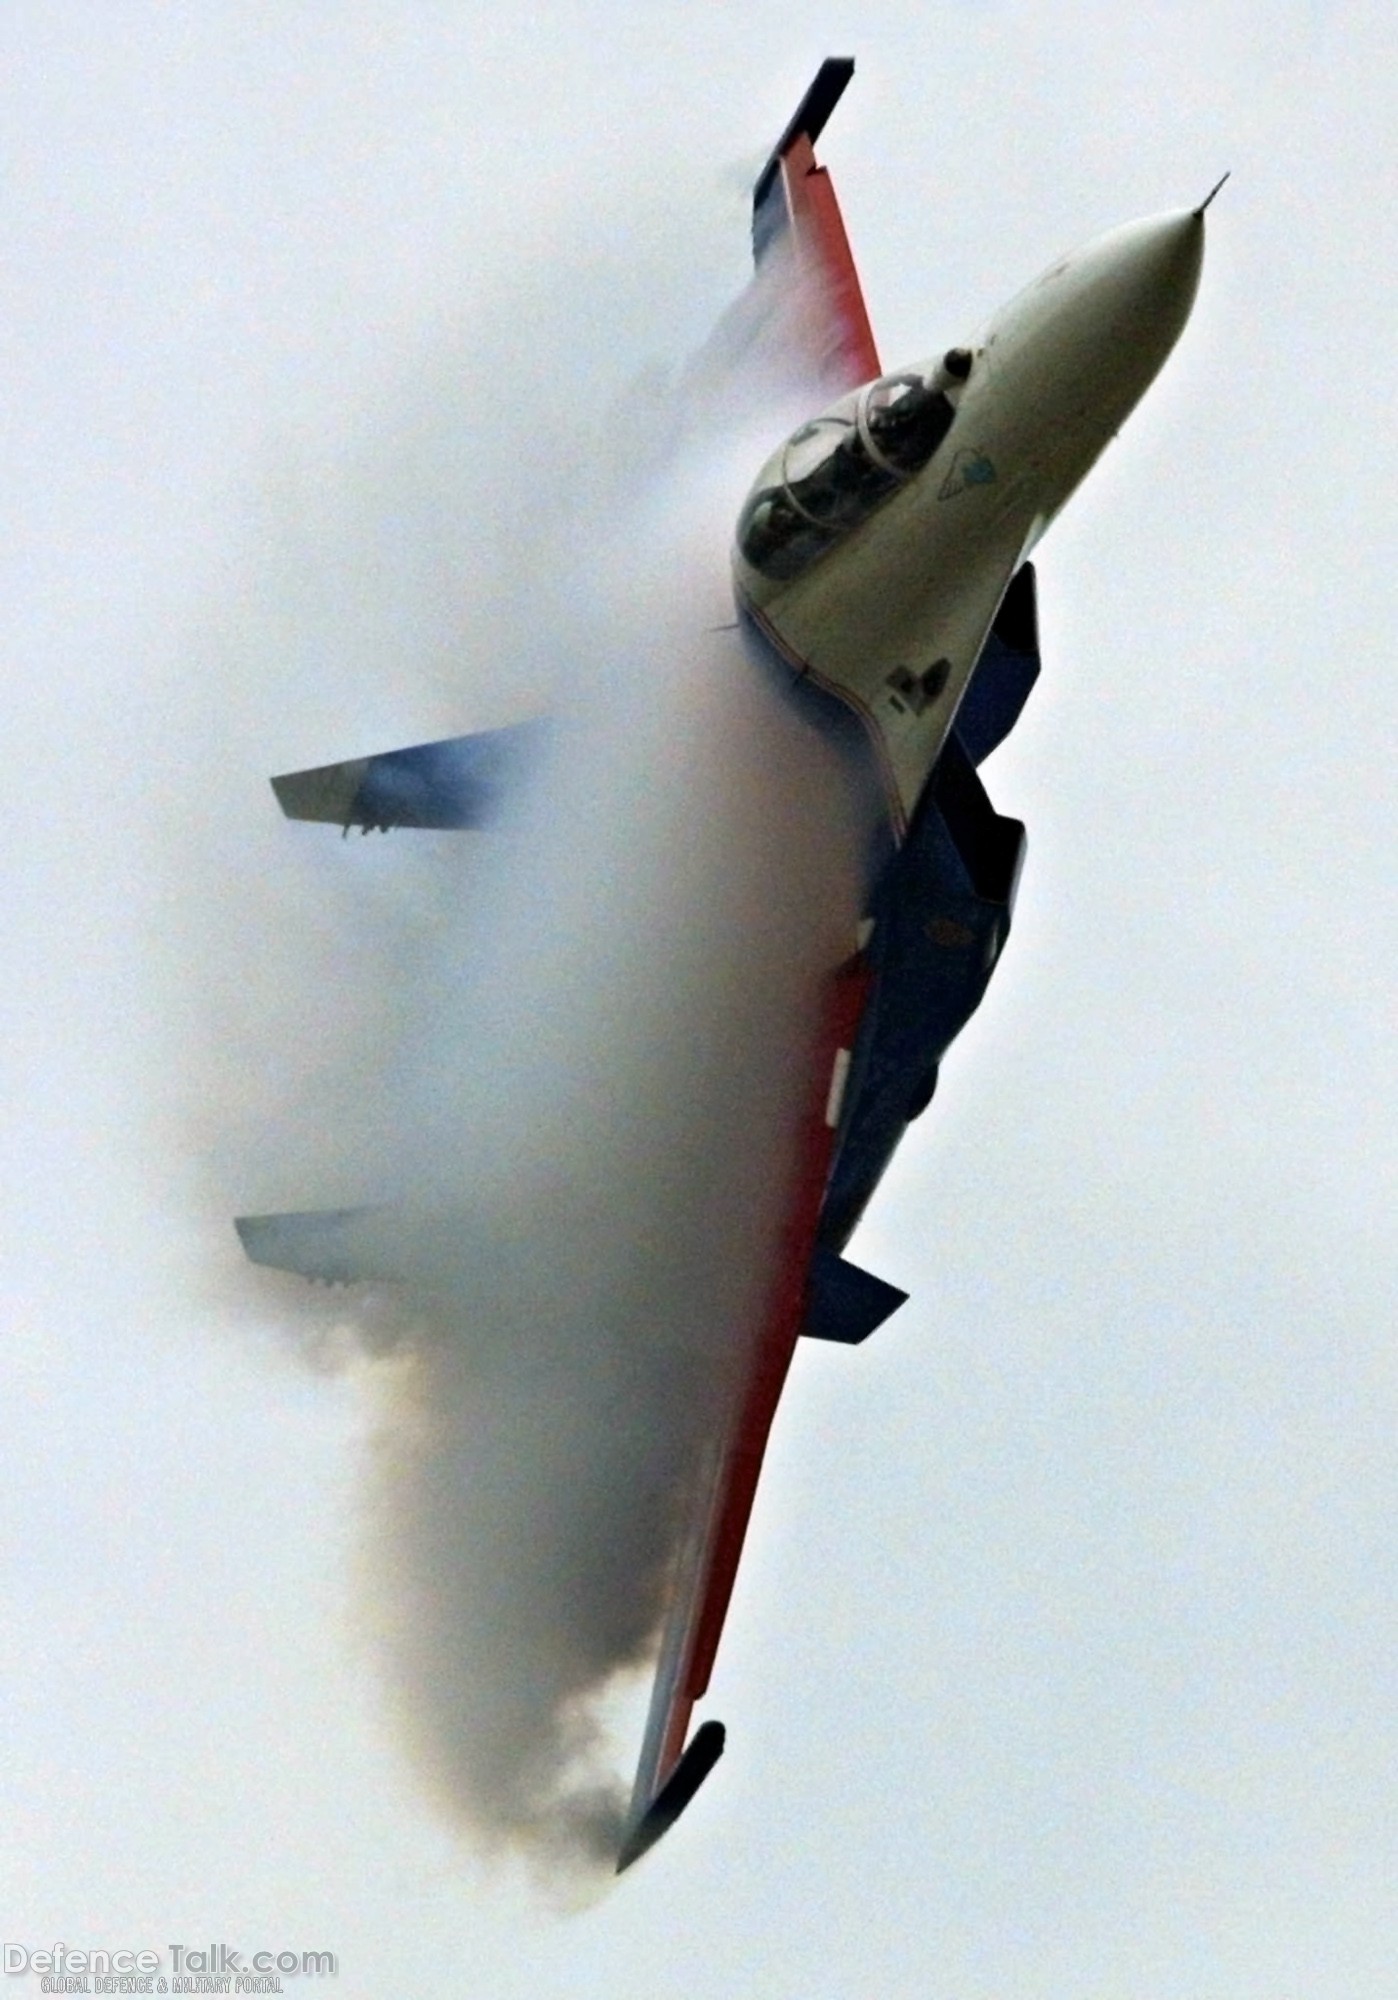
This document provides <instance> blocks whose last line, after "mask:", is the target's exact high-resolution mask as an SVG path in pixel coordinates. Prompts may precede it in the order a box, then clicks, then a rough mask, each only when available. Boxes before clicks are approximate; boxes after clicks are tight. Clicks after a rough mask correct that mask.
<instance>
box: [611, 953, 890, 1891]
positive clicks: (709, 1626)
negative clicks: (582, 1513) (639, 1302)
mask: <svg viewBox="0 0 1398 2000" xmlns="http://www.w3.org/2000/svg"><path fill="white" fill-rule="evenodd" d="M868 988H869V971H868V967H867V964H866V962H865V960H864V959H863V957H862V956H861V957H858V958H854V959H851V960H850V961H849V962H848V963H847V964H846V965H845V966H843V967H842V968H841V969H840V971H839V972H838V973H837V974H836V976H835V978H834V979H833V981H832V983H831V989H830V993H829V997H828V1003H827V1007H826V1010H825V1019H824V1022H823V1025H822V1031H821V1035H820V1040H819V1044H818V1048H817V1052H816V1061H815V1064H814V1068H813V1075H814V1077H815V1078H816V1079H817V1088H816V1090H815V1092H814V1093H813V1096H812V1099H811V1102H810V1103H809V1104H808V1106H807V1108H806V1111H805V1115H804V1118H803V1121H802V1128H801V1133H800V1140H799V1146H798V1150H797V1154H796V1172H795V1174H794V1176H793V1183H792V1190H791V1195H790V1199H789V1202H788V1207H787V1215H786V1220H785V1224H784V1227H783V1230H782V1238H781V1246H780V1256H779V1258H778V1260H777V1268H776V1271H775V1274H774V1278H773V1281H772V1283H771V1285H770V1288H769V1291H768V1297H767V1303H766V1308H765V1311H764V1314H763V1319H762V1323H761V1327H760V1329H759V1333H758V1338H757V1339H756V1341H755V1342H754V1344H753V1347H752V1349H751V1352H750V1357H749V1361H748V1364H747V1371H746V1376H745V1379H744V1380H743V1381H742V1382H741V1383H740V1384H739V1385H738V1389H737V1393H736V1395H735V1398H734V1401H733V1404H732V1407H731V1410H730V1413H729V1417H728V1421H727V1424H726V1426H725V1428H724V1430H723V1432H722V1433H721V1435H719V1436H718V1437H717V1438H715V1440H714V1441H713V1444H712V1446H711V1448H710V1451H709V1453H708V1456H707V1458H706V1459H705V1461H704V1464H703V1466H702V1468H701V1472H700V1475H699V1477H698V1479H697V1481H696V1485H695V1489H694V1491H693V1493H692V1494H691V1497H690V1514H689V1533H688V1535H687V1537H686V1540H685V1543H684V1547H683V1550H682V1553H681V1557H680V1561H679V1564H678V1567H677V1572H676V1575H675V1579H674V1584H673V1596H672V1599H671V1604H670V1610H669V1615H668V1617H667V1619H666V1623H665V1630H664V1634H663V1637H662V1640H661V1648H660V1658H659V1664H658V1667H657V1670H656V1679H655V1689H654V1692H653V1694H652V1696H651V1705H650V1714H649V1717H648V1719H647V1723H646V1733H645V1737H644V1740H643V1742H642V1746H641V1758H640V1765H639V1768H638V1770H637V1772H636V1783H635V1788H634V1791H633V1793H632V1799H631V1810H630V1814H629V1817H628V1822H627V1827H626V1832H625V1836H624V1838H623V1841H622V1846H621V1852H620V1854H619V1855H618V1858H617V1872H618V1874H620V1873H621V1871H622V1870H623V1869H625V1868H629V1867H630V1866H631V1863H632V1862H633V1861H636V1860H639V1858H640V1856H641V1855H642V1854H644V1853H645V1851H646V1849H647V1848H649V1847H652V1846H654V1844H655V1842H656V1841H657V1840H658V1839H659V1838H660V1836H661V1835H662V1834H663V1833H664V1832H666V1831H667V1829H668V1828H669V1827H671V1826H673V1825H674V1823H675V1821H676V1820H677V1819H678V1818H679V1816H680V1814H681V1813H682V1812H683V1810H684V1808H685V1807H686V1806H687V1805H688V1803H689V1801H690V1800H691V1799H692V1798H693V1796H694V1794H695V1793H696V1792H697V1791H698V1789H699V1786H700V1785H701V1784H702V1783H703V1781H704V1779H705V1777H707V1775H708V1773H709V1772H710V1771H711V1770H712V1769H713V1767H714V1765H715V1764H716V1763H717V1761H718V1759H719V1757H720V1756H721V1755H722V1753H723V1741H724V1731H723V1724H722V1723H721V1722H715V1721H707V1722H705V1723H703V1724H702V1725H701V1726H700V1728H699V1729H698V1730H696V1731H695V1734H694V1736H693V1737H692V1738H691V1739H689V1741H688V1742H686V1737H687V1735H688V1730H689V1723H690V1717H691V1714H692V1711H693V1708H694V1704H695V1703H696V1702H697V1701H698V1700H699V1698H700V1696H701V1695H702V1694H703V1693H704V1691H705V1690H706V1688H707V1687H708V1684H709V1676H710V1673H711V1672H712V1669H713V1663H714V1655H715V1654H716V1652H717V1650H718V1641H719V1635H720V1633H721V1631H722V1629H723V1621H724V1616H725V1614H726V1612H727V1610H728V1602H729V1599H730V1597H731V1596H732V1593H733V1583H734V1579H735V1577H736V1575H737V1570H738V1559H739V1556H740V1555H741V1554H742V1548H743V1539H744V1536H745V1534H746V1532H747V1525H748V1520H749V1517H750V1515H751V1513H752V1505H753V1499H754V1497H755V1495H756V1492H757V1480H758V1474H759V1473H760V1471H761V1469H762V1459H763V1454H764V1452H765V1450H766V1446H767V1438H768V1434H769V1432H770V1430H771V1427H772V1419H773V1417H774V1416H775V1415H776V1409H777V1402H778V1399H779V1397H780V1395H781V1392H782V1385H783V1384H784V1382H785V1380H786V1374H787V1369H788V1368H789V1366H790V1364H791V1357H792V1355H793V1354H794V1352H795V1350H796V1342H797V1340H798V1338H799V1337H800V1335H801V1334H802V1333H803V1332H805V1333H808V1334H814V1335H816V1336H818V1337H820V1338H823V1339H834V1340H843V1341H855V1340H862V1339H863V1338H864V1337H865V1335H866V1334H868V1333H871V1332H872V1331H873V1329H874V1327H875V1326H877V1325H878V1324H879V1323H880V1322H881V1321H882V1320H884V1319H886V1318H887V1317H888V1315H889V1314H890V1313H891V1312H894V1311H896V1310H897V1308H898V1307H899V1306H900V1305H901V1304H902V1303H903V1300H904V1298H905V1297H906V1294H905V1293H903V1292H901V1291H899V1290H898V1289H897V1287H896V1286H893V1285H888V1284H885V1283H884V1282H883V1280H882V1279H879V1278H874V1277H872V1276H871V1275H870V1274H869V1273H868V1272H865V1271H860V1270H858V1269H857V1268H856V1267H855V1266H854V1265H851V1264H847V1263H846V1262H845V1261H844V1260H843V1259H842V1258H839V1257H835V1256H833V1255H830V1254H829V1253H822V1252H820V1251H819V1250H818V1249H817V1245H816V1229H817V1225H818V1222H819V1219H820V1208H821V1202H822V1199H823V1197H824V1194H825V1186H826V1179H827V1175H828V1173H829V1168H830V1159H831V1153H832V1151H833V1148H834V1143H835V1134H836V1130H837V1127H838V1125H839V1122H840V1111H841V1104H842V1099H843V1096H844V1085H845V1079H846V1077H847V1075H848V1073H849V1062H850V1051H851V1049H852V1047H853V1043H854V1036H855V1032H856V1030H857V1028H858V1025H859V1019H860V1016H861V1014H862V1012H863V1009H864V1002H865V1000H866V998H867V995H868Z"/></svg>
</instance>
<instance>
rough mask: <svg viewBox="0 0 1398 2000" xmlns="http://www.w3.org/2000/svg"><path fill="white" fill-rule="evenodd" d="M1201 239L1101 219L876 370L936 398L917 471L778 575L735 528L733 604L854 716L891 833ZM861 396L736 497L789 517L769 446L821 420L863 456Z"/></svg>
mask: <svg viewBox="0 0 1398 2000" xmlns="http://www.w3.org/2000/svg"><path fill="white" fill-rule="evenodd" d="M1203 241H1204V219H1203V212H1202V209H1200V210H1182V211H1180V212H1178V213H1171V214H1167V215H1162V216H1154V217H1150V218H1148V219H1146V220H1144V221H1140V222H1134V223H1129V224H1127V225H1126V226H1125V227H1124V228H1120V229H1115V230H1112V231H1111V232H1109V233H1108V234H1107V235H1104V236H1099V237H1097V238H1095V239H1094V240H1093V241H1091V242H1089V243H1087V244H1085V245H1084V246H1083V247H1082V248H1080V249H1078V250H1076V251H1074V252H1072V253H1071V254H1069V255H1068V256H1066V257H1062V258H1060V259H1059V260H1058V261H1057V262H1056V263H1054V264H1052V265H1051V266H1050V267H1049V269H1048V270H1046V271H1045V272H1044V273H1043V274H1042V276H1040V277H1039V278H1037V279H1036V280H1035V281H1034V283H1033V284H1031V285H1029V286H1028V287H1027V288H1026V289H1025V290H1024V291H1022V292H1020V293H1019V294H1018V295H1017V296H1016V297H1015V298H1013V299H1012V300H1011V301H1010V302H1009V304H1008V305H1006V306H1005V307H1004V308H1003V309H1002V310H1001V311H1000V312H998V313H997V314H996V315H995V316H994V318H993V319H992V320H991V321H990V322H989V324H988V325H987V326H986V327H984V328H983V329H982V331H981V332H980V333H979V334H978V335H977V336H976V338H975V339H974V340H973V341H971V342H969V343H968V344H967V347H965V348H963V349H953V350H952V351H951V353H950V354H949V355H948V356H947V357H946V358H945V359H944V360H939V361H933V362H926V363H921V364H918V365H917V366H916V367H915V368H913V369H909V370H906V371H903V373H902V376H901V378H892V379H901V380H904V381H909V380H912V379H913V378H914V377H920V378H921V380H922V382H923V383H924V384H925V385H927V387H928V388H929V389H931V390H932V391H933V392H935V393H936V394H939V395H940V396H942V397H944V398H945V400H946V403H949V404H950V405H951V406H952V408H953V411H954V414H953V415H952V418H951V421H950V424H949V427H948V428H947V429H946V432H945V435H944V436H943V437H941V439H940V441H939V442H938V443H937V445H936V447H935V449H934V450H933V452H932V454H931V456H930V458H928V459H927V461H926V463H925V464H923V465H922V466H921V467H920V469H918V470H917V471H915V472H913V473H912V474H911V475H903V476H899V477H898V478H897V480H896V483H894V476H893V474H892V473H889V474H887V476H886V477H885V486H886V487H891V490H887V491H885V492H884V494H883V495H882V497H879V498H877V499H876V500H875V501H874V502H873V503H872V504H871V505H869V506H868V508H867V509H866V511H865V512H864V513H863V515H862V517H860V518H856V519H854V521H853V524H852V525H850V524H849V523H848V521H847V522H846V523H845V525H843V526H839V527H836V528H834V529H829V528H827V529H826V530H824V531H822V530H820V529H815V530H812V531H811V533H812V537H813V539H814V541H815V542H816V543H817V545H818V546H817V547H816V552H815V553H814V554H813V555H807V556H805V557H799V558H797V559H796V560H795V561H794V562H792V561H788V562H787V563H786V567H787V569H788V570H791V569H793V568H794V569H795V572H796V573H794V574H791V573H788V574H785V575H783V574H774V573H773V571H774V568H775V569H778V570H779V569H780V568H781V567H782V563H781V561H780V560H778V562H777V563H776V564H775V565H774V564H773V563H771V562H765V567H758V566H755V564H754V563H753V561H751V560H749V554H750V553H751V552H752V551H753V549H754V548H757V549H758V553H759V555H760V556H761V548H760V546H759V545H758V544H757V543H756V542H755V541H754V539H753V538H752V537H751V536H749V537H748V539H747V542H746V549H747V551H748V553H745V542H744V534H743V531H742V529H741V528H740V534H739V544H738V547H737V549H736V550H735V555H734V581H735V590H736V594H737V597H738V601H739V605H740V607H741V608H742V609H743V610H745V611H747V612H750V613H751V614H752V615H753V616H754V617H755V618H756V620H757V621H758V623H759V624H760V626H761V627H762V629H763V630H764V631H765V633H766V635H767V637H768V638H769V639H770V640H771V641H772V642H773V643H774V644H775V646H776V647H777V648H778V649H779V651H780V652H781V653H782V655H783V656H784V657H785V658H786V660H787V661H788V662H789V664H790V665H791V666H792V668H793V669H794V670H795V671H797V672H798V673H802V674H809V675H810V676H811V678H812V679H813V681H815V682H816V683H817V684H818V685H820V686H822V687H824V688H826V689H828V690H829V691H830V692H831V693H833V694H835V695H837V696H838V697H839V698H840V699H841V700H842V701H843V702H845V703H846V704H847V705H848V706H849V707H850V708H851V709H853V710H854V711H855V712H856V713H857V714H858V715H859V716H860V717H861V718H862V720H863V722H864V725H865V727H866V730H867V731H868V734H869V738H870V742H871V746H872V748H873V751H874V754H875V756H876V758H877V761H878V764H879V767H880V771H881V775H882V778H883V782H884V790H885V795H886V798H887V804H888V810H889V815H890V818H891V820H892V822H893V826H894V831H895V833H897V834H901V832H902V831H903V829H904V827H905V826H906V825H907V822H908V820H909V819H910V817H911V815H912V812H913V809H914V807H915V805H916V803H917V799H918V796H919V794H920V793H921V791H922V788H923V786H924V784H925V783H926V781H927V778H928V776H929V774H930V772H931V770H932V768H933V766H934V765H935V763H936V761H937V758H938V756H939V754H940V752H941V749H942V746H943V744H944V742H945V740H946V737H947V734H948V732H949V730H950V729H951V726H952V723H953V722H954V720H955V716H956V711H957V707H958V705H959V703H960V700H961V697H962V694H963V693H964V692H965V689H966V686H967V683H968V681H969V679H970V676H971V674H972V672H973V670H974V668H975V665H976V661H977V659H978V657H979V655H980V652H981V648H982V646H983V645H984V642H985V637H986V634H987V632H988V630H989V628H990V625H991V622H992V620H993V619H994V616H995V613H996V609H997V607H998V606H999V603H1000V600H1001V597H1002V596H1003V594H1004V591H1005V589H1006V586H1007V585H1008V583H1009V581H1010V578H1011V577H1012V576H1013V575H1014V573H1015V571H1016V570H1017V569H1018V567H1019V565H1020V564H1021V563H1022V562H1023V561H1024V559H1025V557H1026V556H1027V555H1028V554H1029V552H1030V550H1031V549H1032V548H1033V547H1034V544H1035V543H1036V542H1037V541H1038V539H1039V537H1040V536H1041V535H1042V534H1043V532H1044V530H1045V528H1046V527H1047V526H1048V524H1049V522H1050V521H1051V520H1052V519H1053V517H1054V516H1055V514H1057V512H1058V510H1059V509H1060V508H1061V507H1062V505H1063V504H1064V502H1065V501H1066V500H1067V499H1068V497H1069V495H1070V494H1071V493H1072V492H1073V490H1074V488H1075V487H1076V486H1077V485H1078V484H1079V483H1080V481H1081V480H1082V479H1083V477H1084V476H1085V474H1086V473H1087V472H1088V470H1089V469H1090V468H1091V466H1092V465H1093V463H1094V462H1095V460H1096V459H1097V458H1098V456H1099V455H1100V453H1101V452H1102V450H1103V449H1104V447H1105V446H1106V444H1107V443H1108V442H1109V440H1110V439H1111V438H1112V437H1113V435H1114V434H1115V433H1116V432H1117V430H1119V428H1120V427H1121V425H1122V423H1123V422H1124V421H1125V419H1126V417H1127V416H1128V415H1129V414H1130V412H1131V410H1132V409H1133V408H1134V406H1135V405H1136V403H1137V402H1138V401H1139V400H1140V398H1141V396H1142V395H1143V394H1144V392H1145V390H1146V388H1147V387H1148V386H1149V384H1150V383H1151V381H1152V380H1153V379H1154V377H1155V375H1156V374H1157V372H1158V371H1159V369H1160V367H1161V365H1162V364H1163V362H1164V360H1165V358H1166V356H1167V355H1168V354H1169V352H1170V350H1171V348H1172V347H1173V346H1174V344H1175V341H1176V339H1177V338H1178V336H1179V334H1180V331H1181V329H1182V328H1183V326H1184V324H1185V321H1186V320H1187V319H1188V317H1189V311H1190V307H1191V305H1192V303H1193V300H1194V294H1195V290H1196V288H1197V285H1198V279H1199V271H1200V265H1201V262H1202V256H1203ZM890 379H891V378H888V377H884V378H881V380H882V381H883V382H885V383H887V382H888V381H889V380H890ZM878 391H879V385H878V384H874V385H870V386H869V387H866V388H865V389H864V390H862V391H860V392H858V394H857V395H855V396H851V397H846V398H845V399H844V400H843V401H842V402H841V403H840V404H838V405H836V406H834V409H833V411H832V412H831V413H830V415H829V416H828V417H827V418H826V419H824V420H817V422H816V424H814V425H812V426H807V427H805V429H803V431H802V432H799V433H797V439H796V440H793V441H792V443H791V444H789V445H787V446H784V447H783V448H782V450H781V451H779V452H777V453H776V454H774V456H773V458H772V459H771V460H770V461H769V463H768V465H767V466H766V467H765V468H764V471H763V473H762V475H761V476H760V478H759V479H758V481H757V482H756V484H755V486H754V489H753V491H754V496H758V495H761V494H763V493H766V494H772V493H774V492H776V493H781V492H783V491H785V493H786V494H787V495H790V494H791V493H792V491H793V490H794V491H795V492H796V493H797V495H798V499H797V501H796V507H797V510H798V511H801V501H800V498H799V496H800V494H801V491H802V488H801V483H800V481H799V480H793V474H792V470H791V468H792V463H793V461H792V458H791V457H790V456H789V454H790V453H791V451H792V449H793V446H796V447H797V448H798V449H799V450H800V451H804V452H805V453H806V454H807V456H808V457H809V455H810V454H811V453H812V451H813V450H814V449H815V447H814V446H813V445H812V444H811V443H810V442H809V438H810V437H811V436H813V435H814V436H820V435H824V434H825V433H824V432H823V431H822V430H821V424H822V423H825V424H828V425H829V426H830V435H831V436H835V435H837V431H836V429H835V426H836V425H837V424H838V423H843V424H844V425H845V426H846V433H847V435H848V436H849V437H851V438H852V439H853V440H854V444H853V449H854V451H855V452H856V453H859V452H861V451H863V452H865V453H866V454H867V453H868V452H870V451H872V452H873V455H874V458H875V459H876V460H878V451H877V443H878V433H877V431H874V430H871V426H870V419H869V412H870V410H871V409H877V402H875V403H874V404H871V403H870V401H869V399H870V397H871V395H872V396H874V397H875V398H877V396H878ZM943 414H944V415H945V410H944V412H943ZM861 439H862V441H863V442H862V445H861V443H860V440H861ZM798 441H801V442H799V444H798ZM878 462H879V463H880V464H882V463H883V461H881V460H879V461H878ZM875 476H876V477H877V476H878V475H877V474H876V475H875ZM784 477H785V479H786V481H787V485H786V487H785V488H783V485H782V482H783V479H784ZM808 504H809V503H808ZM752 506H753V501H750V502H749V508H748V509H747V510H745V515H744V520H745V521H747V520H748V519H749V517H750V515H751V510H752ZM847 511H848V510H847ZM855 511H856V512H857V510H855ZM788 518H791V516H790V515H788ZM804 518H805V516H804V514H803V520H804ZM764 561H765V559H764Z"/></svg>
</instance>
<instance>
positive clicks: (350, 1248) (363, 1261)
mask: <svg viewBox="0 0 1398 2000" xmlns="http://www.w3.org/2000/svg"><path fill="white" fill-rule="evenodd" d="M390 1213H391V1211H390V1210H388V1209H383V1208H311V1209H305V1210H303V1211H302V1212H301V1213H299V1214H292V1215H240V1216H239V1217H238V1218H237V1221H236V1222H235V1223H234V1227H235V1228H236V1230H237V1232H238V1234H239V1236H240V1237H241V1238H242V1244H243V1248H244V1250H245V1251H246V1252H247V1254H248V1257H249V1259H250V1260H251V1262H252V1263H254V1264H265V1265H267V1266H268V1268H269V1269H271V1270H273V1271H294V1272H295V1273H296V1274H297V1276H298V1277H302V1278H313V1279H316V1280H317V1281H318V1282H319V1283H321V1284H325V1285H354V1284H359V1283H362V1282H363V1281H365V1280H367V1279H370V1278H379V1279H393V1278H395V1277H397V1276H398V1275H399V1269H398V1267H399V1265H400V1263H401V1256H402V1252H401V1245H400V1246H398V1248H397V1250H396V1252H395V1248H394V1246H393V1245H392V1243H391V1241H390V1231H389V1229H388V1228H387V1227H386V1226H385V1219H386V1218H387V1217H388V1216H389V1214H390Z"/></svg>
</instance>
